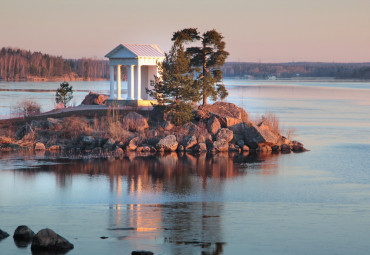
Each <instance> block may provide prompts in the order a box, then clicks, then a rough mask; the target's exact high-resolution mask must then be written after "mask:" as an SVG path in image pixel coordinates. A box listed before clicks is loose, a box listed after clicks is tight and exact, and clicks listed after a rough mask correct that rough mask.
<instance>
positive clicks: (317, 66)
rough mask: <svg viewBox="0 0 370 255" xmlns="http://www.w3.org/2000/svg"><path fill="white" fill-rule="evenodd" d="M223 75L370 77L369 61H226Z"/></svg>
mask: <svg viewBox="0 0 370 255" xmlns="http://www.w3.org/2000/svg"><path fill="white" fill-rule="evenodd" d="M222 71H223V73H224V77H243V78H248V77H249V76H252V77H253V78H255V79H266V78H268V77H270V76H276V77H277V78H295V77H334V78H336V79H370V63H314V62H302V63H276V64H275V63H271V64H269V63H246V62H227V63H226V64H225V65H224V66H223V67H222Z"/></svg>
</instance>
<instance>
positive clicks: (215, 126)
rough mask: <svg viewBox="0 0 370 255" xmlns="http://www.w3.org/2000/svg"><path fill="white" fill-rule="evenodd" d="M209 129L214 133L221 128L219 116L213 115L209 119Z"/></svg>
mask: <svg viewBox="0 0 370 255" xmlns="http://www.w3.org/2000/svg"><path fill="white" fill-rule="evenodd" d="M207 129H208V132H209V133H211V134H212V135H216V134H217V132H218V130H220V129H221V124H220V121H219V120H218V118H217V117H215V116H213V117H212V118H210V119H209V120H208V121H207Z"/></svg>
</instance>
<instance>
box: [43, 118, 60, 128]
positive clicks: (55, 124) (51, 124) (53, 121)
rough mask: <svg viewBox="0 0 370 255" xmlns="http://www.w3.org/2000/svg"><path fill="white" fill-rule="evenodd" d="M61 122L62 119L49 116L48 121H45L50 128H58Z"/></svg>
mask: <svg viewBox="0 0 370 255" xmlns="http://www.w3.org/2000/svg"><path fill="white" fill-rule="evenodd" d="M60 122H61V120H59V119H54V118H47V119H46V122H45V126H46V127H47V128H48V129H56V128H59V127H61V124H60Z"/></svg>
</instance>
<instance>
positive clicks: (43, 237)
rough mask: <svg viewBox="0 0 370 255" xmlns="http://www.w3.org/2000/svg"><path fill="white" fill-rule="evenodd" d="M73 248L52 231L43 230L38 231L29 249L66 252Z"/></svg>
mask: <svg viewBox="0 0 370 255" xmlns="http://www.w3.org/2000/svg"><path fill="white" fill-rule="evenodd" d="M73 248H74V246H73V244H71V243H70V242H69V241H68V240H67V239H65V238H64V237H61V236H60V235H58V234H57V233H55V232H54V231H53V230H51V229H48V228H45V229H42V230H40V231H39V232H38V233H37V234H36V235H35V236H34V238H33V240H32V245H31V249H32V251H37V250H48V251H60V252H66V251H69V250H71V249H73Z"/></svg>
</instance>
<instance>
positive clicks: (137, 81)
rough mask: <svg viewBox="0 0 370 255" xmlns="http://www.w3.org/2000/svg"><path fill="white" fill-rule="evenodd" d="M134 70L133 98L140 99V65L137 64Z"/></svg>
mask: <svg viewBox="0 0 370 255" xmlns="http://www.w3.org/2000/svg"><path fill="white" fill-rule="evenodd" d="M135 71H136V72H135V99H136V100H141V65H137V66H136V68H135Z"/></svg>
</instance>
